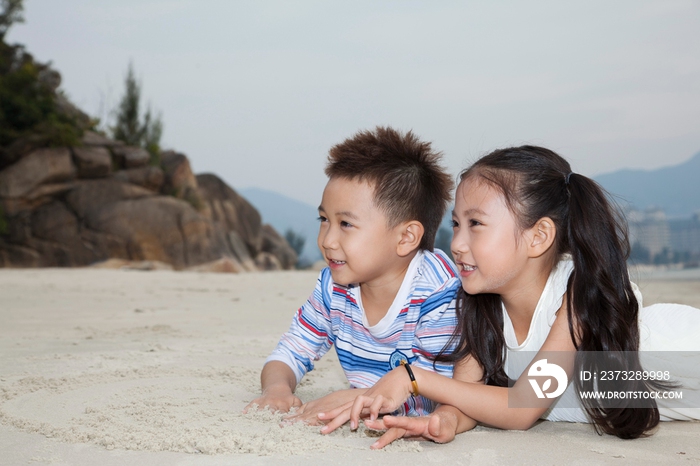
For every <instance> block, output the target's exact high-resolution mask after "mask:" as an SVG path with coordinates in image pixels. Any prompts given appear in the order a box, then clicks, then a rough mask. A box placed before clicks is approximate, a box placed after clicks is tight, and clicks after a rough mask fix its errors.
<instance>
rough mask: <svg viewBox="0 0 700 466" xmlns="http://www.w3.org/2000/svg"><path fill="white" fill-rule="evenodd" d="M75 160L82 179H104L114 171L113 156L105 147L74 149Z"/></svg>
mask: <svg viewBox="0 0 700 466" xmlns="http://www.w3.org/2000/svg"><path fill="white" fill-rule="evenodd" d="M73 160H75V165H76V166H77V167H78V177H80V178H104V177H105V176H108V175H109V172H110V171H111V170H112V156H111V155H110V154H109V151H108V150H107V149H106V148H104V147H90V146H86V147H74V148H73Z"/></svg>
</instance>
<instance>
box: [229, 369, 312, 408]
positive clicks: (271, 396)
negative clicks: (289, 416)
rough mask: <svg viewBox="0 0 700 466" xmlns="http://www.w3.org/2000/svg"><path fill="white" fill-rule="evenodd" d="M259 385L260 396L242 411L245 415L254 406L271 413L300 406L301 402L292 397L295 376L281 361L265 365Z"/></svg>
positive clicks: (295, 380)
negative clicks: (268, 410)
mask: <svg viewBox="0 0 700 466" xmlns="http://www.w3.org/2000/svg"><path fill="white" fill-rule="evenodd" d="M260 385H261V386H262V396H260V397H258V398H256V399H254V400H253V401H251V402H250V403H248V406H246V407H245V409H244V410H243V412H244V413H247V412H248V409H250V408H251V407H252V405H254V404H255V405H258V407H260V408H265V407H267V408H268V409H270V410H272V411H283V412H287V411H289V410H290V409H291V408H298V407H299V406H301V405H302V402H301V400H300V399H299V398H298V397H296V396H295V395H294V389H295V388H296V385H297V378H296V375H294V372H293V371H292V369H291V368H290V367H289V366H288V365H286V364H285V363H283V362H281V361H270V362H268V363H267V364H265V366H264V367H263V370H262V373H261V374H260Z"/></svg>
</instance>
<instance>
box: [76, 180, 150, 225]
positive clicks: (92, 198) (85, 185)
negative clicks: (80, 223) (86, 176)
mask: <svg viewBox="0 0 700 466" xmlns="http://www.w3.org/2000/svg"><path fill="white" fill-rule="evenodd" d="M150 196H154V193H153V192H152V191H149V190H148V189H144V188H142V187H140V186H134V185H132V184H129V183H124V182H121V181H119V180H115V179H113V178H108V179H106V180H80V181H78V182H77V183H76V184H75V185H74V187H73V189H71V190H70V192H68V194H67V195H66V196H65V200H66V204H67V205H68V207H69V208H70V209H71V210H72V211H73V212H75V214H76V215H77V216H78V218H80V219H82V218H84V217H86V216H87V215H88V214H89V213H90V212H93V211H96V210H100V209H102V208H104V207H105V206H106V205H108V204H111V203H113V202H117V201H122V200H125V199H140V198H143V197H150Z"/></svg>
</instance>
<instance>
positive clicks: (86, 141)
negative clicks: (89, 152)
mask: <svg viewBox="0 0 700 466" xmlns="http://www.w3.org/2000/svg"><path fill="white" fill-rule="evenodd" d="M82 142H83V145H84V146H104V147H121V146H123V145H124V143H123V142H122V141H117V140H116V139H110V138H108V137H106V136H103V135H101V134H100V133H96V132H94V131H85V132H84V133H83V139H82Z"/></svg>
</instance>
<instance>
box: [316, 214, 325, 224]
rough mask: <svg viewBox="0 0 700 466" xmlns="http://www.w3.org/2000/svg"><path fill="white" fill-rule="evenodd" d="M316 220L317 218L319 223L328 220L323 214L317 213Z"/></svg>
mask: <svg viewBox="0 0 700 466" xmlns="http://www.w3.org/2000/svg"><path fill="white" fill-rule="evenodd" d="M316 220H318V221H319V222H321V223H323V222H327V221H328V219H327V218H326V217H324V216H323V215H319V216H318V218H317V219H316Z"/></svg>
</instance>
